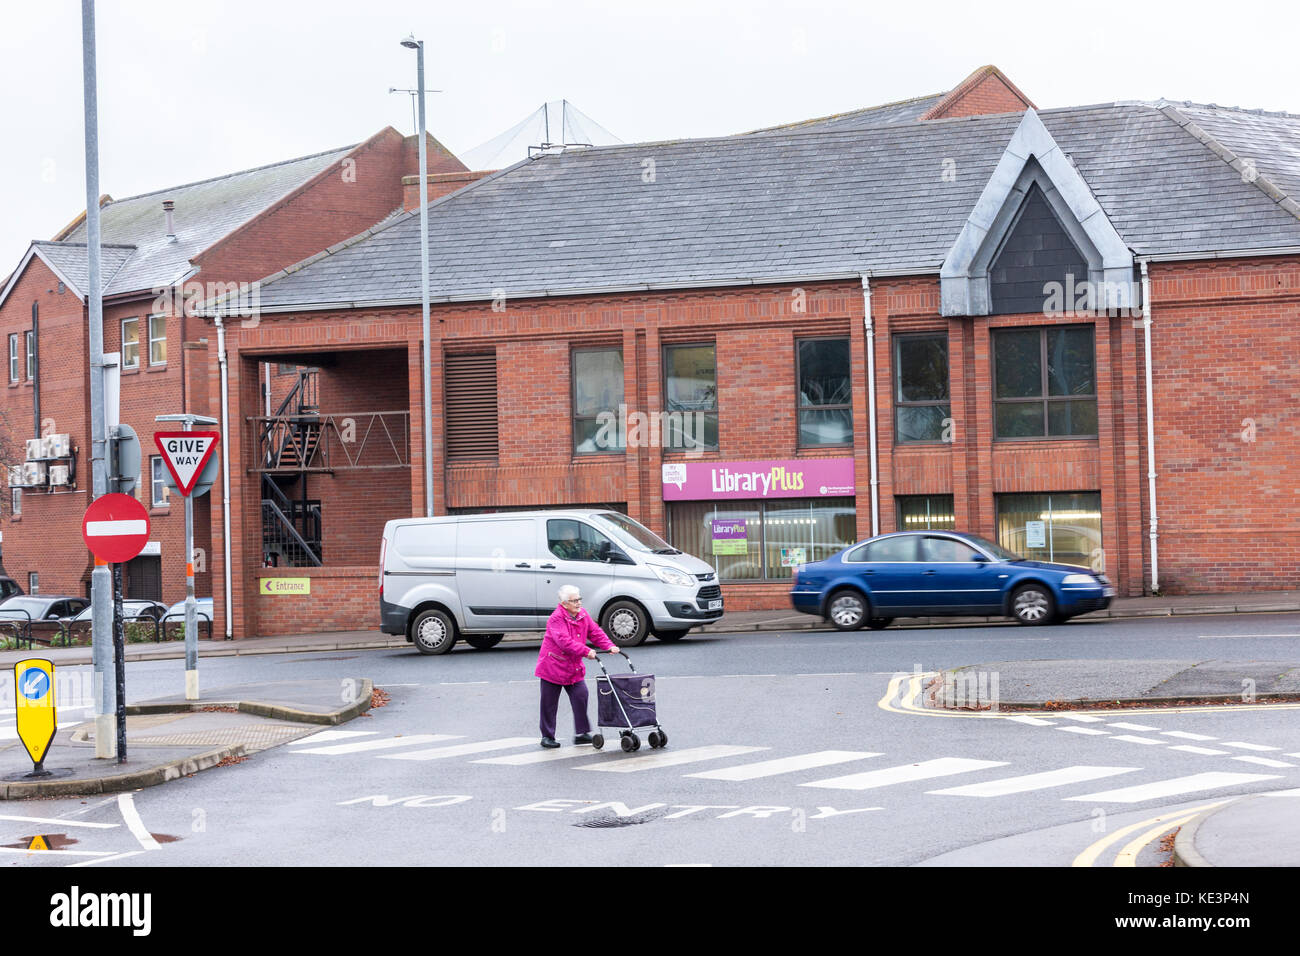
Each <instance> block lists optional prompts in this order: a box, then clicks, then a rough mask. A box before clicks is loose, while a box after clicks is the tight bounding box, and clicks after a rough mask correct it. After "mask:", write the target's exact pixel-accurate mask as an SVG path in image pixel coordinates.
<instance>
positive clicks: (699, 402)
mask: <svg viewBox="0 0 1300 956" xmlns="http://www.w3.org/2000/svg"><path fill="white" fill-rule="evenodd" d="M664 366H665V373H666V374H665V378H666V385H667V389H666V393H665V403H666V406H667V408H668V410H669V411H696V410H713V409H716V408H717V407H718V370H717V361H716V359H715V353H714V348H713V346H712V345H685V346H673V347H671V348H668V349H666V350H665V354H664Z"/></svg>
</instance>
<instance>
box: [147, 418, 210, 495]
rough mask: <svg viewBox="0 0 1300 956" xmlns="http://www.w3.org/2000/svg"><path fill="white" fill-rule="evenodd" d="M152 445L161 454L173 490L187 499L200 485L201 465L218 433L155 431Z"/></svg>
mask: <svg viewBox="0 0 1300 956" xmlns="http://www.w3.org/2000/svg"><path fill="white" fill-rule="evenodd" d="M153 440H154V444H156V445H157V446H158V450H159V451H160V452H162V457H163V461H164V462H166V464H167V470H168V471H170V472H171V475H172V478H173V479H175V481H176V490H177V491H179V492H180V494H181V496H182V497H186V498H188V497H189V494H190V492H192V491H193V490H194V486H195V485H196V484H198V482H199V476H200V475H202V473H203V466H204V465H206V464H207V463H208V459H209V458H211V457H212V453H213V452H214V451H216V448H217V442H218V441H220V440H221V433H220V432H188V431H187V432H157V433H155V434H154V436H153Z"/></svg>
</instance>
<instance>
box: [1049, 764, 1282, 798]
mask: <svg viewBox="0 0 1300 956" xmlns="http://www.w3.org/2000/svg"><path fill="white" fill-rule="evenodd" d="M1280 779H1281V778H1280V777H1279V776H1278V775H1277V774H1265V773H1223V772H1219V771H1216V772H1213V773H1194V774H1192V775H1191V776H1188V777H1174V778H1172V779H1170V780H1159V781H1157V782H1155V783H1144V784H1141V785H1140V786H1136V787H1124V788H1122V789H1119V790H1103V791H1101V792H1100V793H1085V794H1084V795H1083V796H1081V797H1066V798H1065V799H1066V800H1077V801H1079V802H1080V803H1139V802H1141V801H1143V800H1156V799H1164V798H1167V797H1177V796H1181V795H1182V794H1184V793H1198V792H1200V791H1202V790H1218V789H1219V788H1220V787H1231V786H1235V785H1237V784H1242V783H1254V782H1256V781H1260V780H1280Z"/></svg>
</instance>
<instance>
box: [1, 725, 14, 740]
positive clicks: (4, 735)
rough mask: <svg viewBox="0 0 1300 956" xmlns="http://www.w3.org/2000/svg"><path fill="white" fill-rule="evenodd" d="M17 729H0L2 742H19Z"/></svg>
mask: <svg viewBox="0 0 1300 956" xmlns="http://www.w3.org/2000/svg"><path fill="white" fill-rule="evenodd" d="M17 739H18V728H17V727H0V740H17Z"/></svg>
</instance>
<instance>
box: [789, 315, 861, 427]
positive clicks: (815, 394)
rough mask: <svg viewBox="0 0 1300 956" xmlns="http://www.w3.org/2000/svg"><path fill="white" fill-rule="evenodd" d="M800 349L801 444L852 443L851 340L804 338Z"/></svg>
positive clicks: (799, 345)
mask: <svg viewBox="0 0 1300 956" xmlns="http://www.w3.org/2000/svg"><path fill="white" fill-rule="evenodd" d="M798 349H799V382H798V390H799V445H800V447H805V448H806V447H809V446H816V445H851V444H853V405H852V402H853V388H852V385H851V384H850V380H849V340H848V339H803V340H801V341H800V342H799V343H798Z"/></svg>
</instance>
